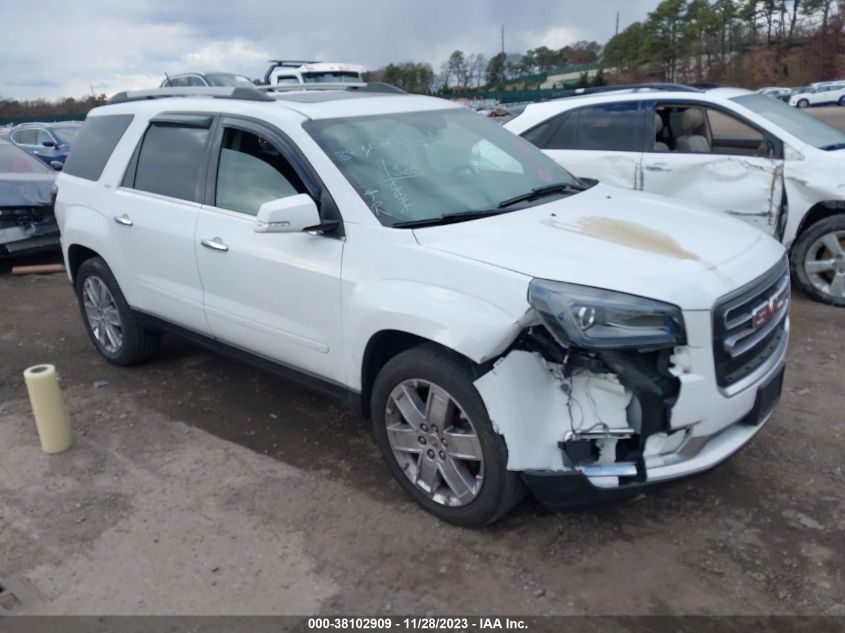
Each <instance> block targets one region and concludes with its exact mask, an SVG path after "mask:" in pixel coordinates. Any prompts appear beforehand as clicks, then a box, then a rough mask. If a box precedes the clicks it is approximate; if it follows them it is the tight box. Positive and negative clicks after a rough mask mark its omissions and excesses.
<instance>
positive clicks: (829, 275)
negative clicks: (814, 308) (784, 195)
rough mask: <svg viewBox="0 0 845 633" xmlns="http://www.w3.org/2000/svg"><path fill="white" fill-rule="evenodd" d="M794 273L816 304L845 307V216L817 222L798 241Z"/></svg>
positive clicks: (793, 249)
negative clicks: (817, 302) (819, 302)
mask: <svg viewBox="0 0 845 633" xmlns="http://www.w3.org/2000/svg"><path fill="white" fill-rule="evenodd" d="M790 259H791V261H792V273H793V276H794V277H795V279H796V280H797V282H798V285H799V286H801V289H802V290H803V291H804V292H806V293H807V294H808V295H810V296H811V297H812V298H813V299H815V300H816V301H821V302H823V303H829V304H831V305H835V306H845V214H841V215H835V216H833V217H830V218H827V219H825V220H822V221H821V222H816V223H815V224H813V225H811V226H810V227H809V228H807V229H806V230H805V231H804V232H803V233H801V235H800V236H799V237H798V239H797V240H795V244H794V246H793V247H792V257H791V258H790Z"/></svg>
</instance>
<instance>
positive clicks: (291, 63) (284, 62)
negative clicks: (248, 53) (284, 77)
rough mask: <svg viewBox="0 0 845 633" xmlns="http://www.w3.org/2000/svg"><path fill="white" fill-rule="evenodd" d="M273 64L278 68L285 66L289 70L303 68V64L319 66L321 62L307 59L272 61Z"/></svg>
mask: <svg viewBox="0 0 845 633" xmlns="http://www.w3.org/2000/svg"><path fill="white" fill-rule="evenodd" d="M270 63H271V64H275V65H276V66H284V67H287V68H297V67H299V66H302V65H303V64H319V63H320V62H318V61H316V60H313V59H312V60H307V59H271V60H270Z"/></svg>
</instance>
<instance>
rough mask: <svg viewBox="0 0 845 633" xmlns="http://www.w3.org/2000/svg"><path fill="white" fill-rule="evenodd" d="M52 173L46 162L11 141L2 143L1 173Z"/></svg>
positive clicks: (0, 146) (0, 144) (0, 156)
mask: <svg viewBox="0 0 845 633" xmlns="http://www.w3.org/2000/svg"><path fill="white" fill-rule="evenodd" d="M8 173H12V174H52V173H53V171H52V170H51V169H49V168H48V167H47V166H46V165H44V163H42V162H41V161H40V160H38V159H37V158H33V157H32V156H30V155H29V154H27V153H26V152H25V151H23V150H22V149H18V148H17V147H15V146H14V145H10V144H9V143H0V174H8Z"/></svg>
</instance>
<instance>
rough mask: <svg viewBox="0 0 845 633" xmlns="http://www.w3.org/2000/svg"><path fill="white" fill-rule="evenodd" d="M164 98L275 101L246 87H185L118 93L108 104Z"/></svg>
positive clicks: (256, 90)
mask: <svg viewBox="0 0 845 633" xmlns="http://www.w3.org/2000/svg"><path fill="white" fill-rule="evenodd" d="M166 97H212V98H215V99H241V100H243V101H275V99H273V97H271V96H270V95H267V94H265V93H263V92H261V91H260V90H258V89H256V88H247V87H237V88H236V87H229V86H222V87H216V86H215V87H186V88H172V87H169V88H156V89H154V90H136V91H131V92H118V93H117V94H116V95H114V96H113V97H112V98H111V99H109V101H108V102H109V103H126V102H128V101H144V100H146V99H164V98H166Z"/></svg>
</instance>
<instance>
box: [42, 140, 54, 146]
mask: <svg viewBox="0 0 845 633" xmlns="http://www.w3.org/2000/svg"><path fill="white" fill-rule="evenodd" d="M41 144H42V145H43V146H44V147H55V146H56V143H55V141H53V140H52V139H47V140H46V141H41Z"/></svg>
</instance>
